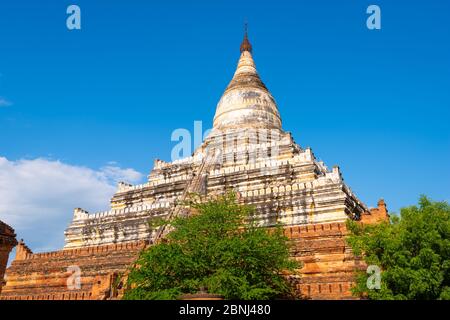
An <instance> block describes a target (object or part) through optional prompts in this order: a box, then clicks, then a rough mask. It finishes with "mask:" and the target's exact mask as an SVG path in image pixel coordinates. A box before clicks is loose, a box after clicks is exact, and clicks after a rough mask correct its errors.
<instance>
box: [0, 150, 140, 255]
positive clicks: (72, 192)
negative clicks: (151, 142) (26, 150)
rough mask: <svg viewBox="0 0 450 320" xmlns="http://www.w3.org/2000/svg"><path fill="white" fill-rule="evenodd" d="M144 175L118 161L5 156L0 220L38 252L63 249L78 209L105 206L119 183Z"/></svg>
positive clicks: (0, 179) (0, 161)
mask: <svg viewBox="0 0 450 320" xmlns="http://www.w3.org/2000/svg"><path fill="white" fill-rule="evenodd" d="M142 177H143V175H142V174H141V173H139V172H137V171H135V170H133V169H122V168H120V167H118V166H117V164H115V163H109V164H108V165H107V166H105V167H103V168H100V169H99V170H93V169H90V168H86V167H81V166H73V165H69V164H65V163H62V162H60V161H54V160H48V159H43V158H38V159H33V160H17V161H10V160H8V159H6V158H3V157H0V220H2V221H4V222H6V223H7V224H9V225H11V226H12V227H13V228H14V229H15V230H16V233H17V237H18V238H23V239H24V240H25V242H26V243H27V244H28V245H29V246H30V248H31V249H33V250H34V251H37V252H39V251H47V250H55V249H60V248H61V247H62V245H63V244H64V241H63V239H64V230H65V228H66V227H67V225H68V224H69V223H70V221H71V219H72V215H73V209H74V208H76V207H81V208H83V209H86V210H88V211H98V210H106V209H107V208H108V206H109V200H110V198H111V196H112V195H113V194H114V192H115V190H116V187H117V182H118V181H127V182H130V183H136V182H139V181H140V180H141V179H142Z"/></svg>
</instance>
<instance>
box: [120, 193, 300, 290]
mask: <svg viewBox="0 0 450 320" xmlns="http://www.w3.org/2000/svg"><path fill="white" fill-rule="evenodd" d="M190 206H191V208H192V209H193V211H194V214H192V215H191V216H189V217H176V218H174V219H173V220H172V221H170V222H169V223H170V226H171V227H172V228H173V231H172V232H170V233H169V234H168V235H167V241H165V242H162V243H159V244H157V245H154V246H151V247H149V248H148V249H147V250H145V251H143V253H142V254H141V255H140V257H139V259H138V260H137V264H136V265H137V266H136V267H135V268H134V269H132V270H131V272H130V273H129V276H128V281H127V286H128V287H129V288H130V289H128V290H127V291H126V292H125V295H124V299H176V298H177V297H178V296H180V295H181V294H185V293H196V292H198V291H199V289H201V288H205V287H206V288H207V289H208V292H209V293H214V294H221V295H224V297H225V299H271V298H276V297H280V296H284V297H286V296H289V295H291V294H292V287H291V286H290V284H289V282H288V280H287V278H286V276H284V275H283V273H284V272H286V271H290V272H295V269H296V268H298V267H299V266H298V264H297V263H296V262H295V261H293V260H292V259H290V258H289V247H288V239H287V238H286V237H285V236H284V235H283V232H282V229H281V228H280V227H276V228H274V229H272V230H270V231H269V230H268V229H267V228H259V227H257V226H256V224H255V223H254V222H252V221H253V219H251V217H252V215H253V214H254V210H253V209H252V207H249V206H247V205H239V204H237V203H236V199H235V196H234V195H232V194H228V195H226V196H222V197H219V198H217V199H213V200H209V201H207V202H203V203H201V202H198V201H192V202H191V203H190Z"/></svg>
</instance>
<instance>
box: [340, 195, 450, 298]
mask: <svg viewBox="0 0 450 320" xmlns="http://www.w3.org/2000/svg"><path fill="white" fill-rule="evenodd" d="M349 227H350V230H351V235H350V236H349V237H348V242H349V243H350V245H351V246H352V248H353V251H354V253H355V254H356V255H362V256H363V259H364V260H365V262H366V263H367V265H376V266H378V267H379V268H380V269H381V288H380V289H371V290H369V289H368V287H367V280H368V277H369V276H370V275H368V274H367V273H365V272H364V273H360V274H359V275H358V278H357V285H356V287H355V288H354V290H353V291H354V294H356V295H359V296H363V297H367V298H369V299H377V300H381V299H383V300H393V299H402V300H404V299H420V300H422V299H450V206H449V204H448V203H447V202H433V201H431V200H429V199H428V198H427V197H425V196H422V197H421V198H420V201H419V205H418V206H410V207H407V208H403V209H401V214H400V217H398V216H393V217H392V218H391V221H390V222H389V223H387V222H385V223H380V224H377V225H365V226H361V225H360V224H358V223H356V222H349Z"/></svg>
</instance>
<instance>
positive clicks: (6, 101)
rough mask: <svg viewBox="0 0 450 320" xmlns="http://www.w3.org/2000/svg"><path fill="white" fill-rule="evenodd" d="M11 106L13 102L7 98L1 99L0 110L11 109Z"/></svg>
mask: <svg viewBox="0 0 450 320" xmlns="http://www.w3.org/2000/svg"><path fill="white" fill-rule="evenodd" d="M10 105H12V103H11V101H8V100H6V99H5V98H2V97H0V108H1V107H9V106H10Z"/></svg>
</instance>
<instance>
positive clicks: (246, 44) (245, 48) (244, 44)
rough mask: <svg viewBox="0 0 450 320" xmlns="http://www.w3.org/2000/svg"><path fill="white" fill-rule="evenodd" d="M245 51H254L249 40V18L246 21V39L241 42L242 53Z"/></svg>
mask: <svg viewBox="0 0 450 320" xmlns="http://www.w3.org/2000/svg"><path fill="white" fill-rule="evenodd" d="M244 51H248V52H250V53H251V52H252V45H251V44H250V41H249V40H248V23H247V20H245V22H244V40H242V43H241V53H242V52H244Z"/></svg>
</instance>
